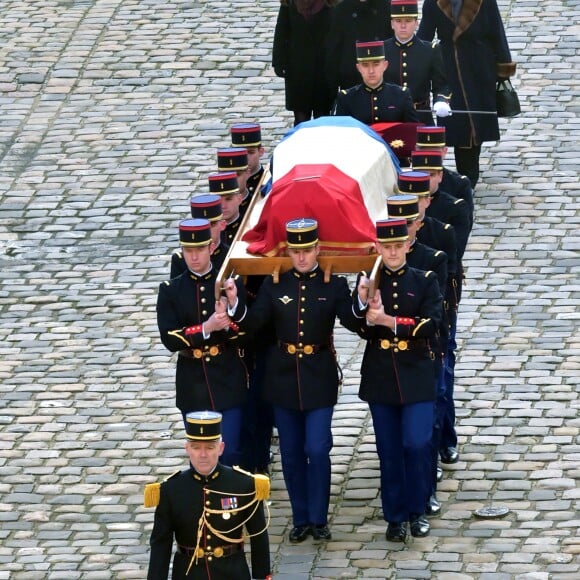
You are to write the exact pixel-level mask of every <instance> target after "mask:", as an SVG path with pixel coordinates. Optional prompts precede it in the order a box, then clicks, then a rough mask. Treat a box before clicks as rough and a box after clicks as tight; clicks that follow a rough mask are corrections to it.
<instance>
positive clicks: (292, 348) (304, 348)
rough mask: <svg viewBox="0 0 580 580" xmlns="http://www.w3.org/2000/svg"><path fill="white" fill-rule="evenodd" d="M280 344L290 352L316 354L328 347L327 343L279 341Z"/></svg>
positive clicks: (284, 349)
mask: <svg viewBox="0 0 580 580" xmlns="http://www.w3.org/2000/svg"><path fill="white" fill-rule="evenodd" d="M278 346H279V347H280V348H281V349H282V350H283V351H284V352H286V353H288V354H306V355H309V354H316V353H317V352H320V351H321V350H322V349H324V348H328V345H327V344H302V343H298V344H294V343H292V342H282V341H281V340H279V341H278Z"/></svg>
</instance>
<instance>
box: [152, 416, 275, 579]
mask: <svg viewBox="0 0 580 580" xmlns="http://www.w3.org/2000/svg"><path fill="white" fill-rule="evenodd" d="M221 419H222V418H221V415H220V414H219V413H214V412H211V411H202V412H196V413H188V414H187V415H186V418H185V433H186V441H185V452H186V453H187V456H188V457H189V461H190V465H191V467H190V468H189V469H187V470H185V471H181V472H180V471H178V472H176V473H174V474H173V475H171V476H170V477H168V478H167V479H166V480H165V481H164V482H163V483H161V484H158V483H154V484H149V485H147V486H146V488H145V507H154V506H155V508H156V509H155V519H154V523H153V531H152V532H151V540H150V544H151V556H150V559H149V571H148V574H147V578H148V580H166V579H167V578H168V576H169V564H170V562H171V552H172V548H173V542H174V540H175V542H176V544H177V549H176V551H175V555H174V557H173V573H172V576H171V577H172V578H173V580H182V579H183V580H185V579H186V578H188V579H192V580H225V579H231V580H246V579H247V580H249V579H250V578H262V579H266V580H268V579H270V578H272V576H271V574H270V545H269V541H268V530H267V528H268V523H267V521H266V517H265V515H264V500H265V499H267V497H268V494H269V489H270V483H269V480H268V478H267V477H265V476H258V477H252V475H251V474H248V473H245V472H242V471H240V470H239V469H236V468H233V469H232V468H230V467H226V466H224V465H222V464H221V463H220V462H219V459H220V456H221V455H222V453H223V451H224V442H223V440H222V438H221ZM246 538H249V540H250V547H251V562H252V573H251V574H250V570H249V568H248V564H247V561H246V556H245V554H244V540H245V539H246Z"/></svg>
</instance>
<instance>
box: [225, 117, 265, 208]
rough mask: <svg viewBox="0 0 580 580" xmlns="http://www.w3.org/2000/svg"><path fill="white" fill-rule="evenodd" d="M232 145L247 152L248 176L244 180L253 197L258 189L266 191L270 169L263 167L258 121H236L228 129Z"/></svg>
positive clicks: (260, 133) (262, 148) (263, 193)
mask: <svg viewBox="0 0 580 580" xmlns="http://www.w3.org/2000/svg"><path fill="white" fill-rule="evenodd" d="M230 134H231V137H232V146H233V147H245V149H246V151H247V153H248V170H249V172H250V176H249V177H248V181H247V182H246V188H247V190H248V193H249V194H250V198H253V196H254V193H255V192H256V191H257V190H258V189H259V190H260V195H262V196H263V195H266V193H268V187H269V178H270V171H269V168H268V167H264V166H263V165H262V163H261V159H262V157H263V155H264V147H263V146H262V129H261V127H260V125H259V124H258V123H237V124H236V125H232V127H231V129H230Z"/></svg>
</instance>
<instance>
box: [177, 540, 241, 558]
mask: <svg viewBox="0 0 580 580" xmlns="http://www.w3.org/2000/svg"><path fill="white" fill-rule="evenodd" d="M178 547H179V553H180V554H183V555H184V556H187V557H188V558H193V557H194V556H197V557H198V558H227V557H228V556H231V555H232V554H237V553H238V552H243V550H244V547H243V545H242V544H241V543H240V544H226V545H225V546H216V547H215V548H213V550H206V549H205V548H202V547H199V548H197V549H196V548H194V547H191V546H182V545H181V544H179V545H178Z"/></svg>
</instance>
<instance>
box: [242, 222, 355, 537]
mask: <svg viewBox="0 0 580 580" xmlns="http://www.w3.org/2000/svg"><path fill="white" fill-rule="evenodd" d="M286 232H287V233H286V239H287V245H288V254H289V257H290V260H291V262H292V269H290V270H288V271H286V272H284V273H283V274H281V275H280V278H279V281H278V283H274V281H273V279H272V277H268V278H266V280H265V281H264V283H263V285H262V287H261V288H260V291H259V292H258V296H257V298H256V301H255V302H254V304H253V305H252V307H251V308H250V311H249V313H248V316H247V317H246V318H245V319H243V320H241V321H240V322H239V325H240V328H241V329H242V330H246V331H248V332H249V333H251V334H252V335H253V336H254V337H257V336H259V334H258V333H259V332H261V330H262V329H263V328H264V326H265V325H266V324H267V323H268V322H269V321H272V322H273V324H274V332H275V336H276V340H277V343H276V347H274V348H272V349H271V350H270V355H269V359H268V362H267V365H266V380H265V381H264V385H265V386H266V390H265V398H266V400H268V401H270V402H271V403H272V405H273V407H274V419H275V424H276V427H277V429H278V436H279V439H280V455H281V458H282V471H283V474H284V481H285V483H286V488H287V490H288V495H289V497H290V504H291V507H292V521H293V528H292V530H291V531H290V541H291V542H293V543H296V542H302V541H304V540H305V539H306V538H307V537H308V535H312V536H313V538H314V539H315V540H329V539H331V532H330V529H329V527H328V507H329V502H330V476H331V464H330V451H331V449H332V431H331V421H332V413H333V409H334V405H335V404H336V401H337V398H338V386H339V372H338V365H337V360H336V353H335V350H334V346H333V331H334V324H335V320H336V318H338V319H339V320H340V322H341V324H342V325H343V326H345V327H346V328H349V329H351V330H354V328H355V326H356V321H355V316H354V312H353V308H352V299H351V294H350V291H349V288H348V285H347V282H346V279H345V278H343V277H339V276H331V277H330V279H329V280H328V281H325V276H324V272H323V270H322V269H321V268H320V266H319V265H318V259H317V257H318V253H319V245H318V224H317V222H316V220H313V219H306V218H305V219H297V220H293V221H291V222H288V223H287V224H286Z"/></svg>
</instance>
